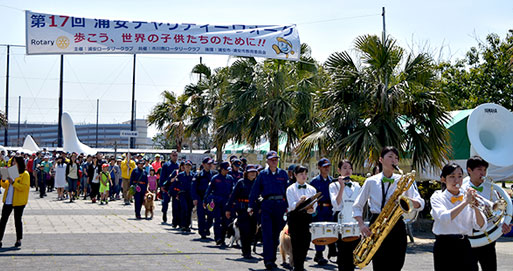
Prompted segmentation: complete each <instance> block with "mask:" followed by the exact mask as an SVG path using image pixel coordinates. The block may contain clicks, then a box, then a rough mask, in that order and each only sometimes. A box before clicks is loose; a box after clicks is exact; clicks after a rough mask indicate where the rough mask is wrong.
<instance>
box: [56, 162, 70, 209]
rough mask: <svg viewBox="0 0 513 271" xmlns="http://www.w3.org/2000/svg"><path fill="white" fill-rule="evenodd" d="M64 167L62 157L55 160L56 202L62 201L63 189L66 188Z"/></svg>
mask: <svg viewBox="0 0 513 271" xmlns="http://www.w3.org/2000/svg"><path fill="white" fill-rule="evenodd" d="M66 166H67V164H66V163H64V157H63V156H60V157H58V158H57V160H56V163H55V166H54V168H55V188H57V200H63V199H64V187H65V186H66V183H67V181H66Z"/></svg>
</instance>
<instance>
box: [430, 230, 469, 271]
mask: <svg viewBox="0 0 513 271" xmlns="http://www.w3.org/2000/svg"><path fill="white" fill-rule="evenodd" d="M433 260H434V265H435V271H445V270H447V271H454V270H472V266H473V264H474V261H473V257H472V251H471V247H470V242H469V240H468V238H466V237H465V238H463V239H461V238H459V237H456V236H454V235H437V236H436V240H435V245H434V246H433ZM476 267H477V262H476Z"/></svg>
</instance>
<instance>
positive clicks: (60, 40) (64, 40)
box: [55, 36, 69, 49]
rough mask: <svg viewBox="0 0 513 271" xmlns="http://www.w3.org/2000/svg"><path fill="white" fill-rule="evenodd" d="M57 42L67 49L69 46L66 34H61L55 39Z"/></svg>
mask: <svg viewBox="0 0 513 271" xmlns="http://www.w3.org/2000/svg"><path fill="white" fill-rule="evenodd" d="M55 44H56V45H57V47H59V48H61V49H66V48H68V46H69V39H68V37H66V36H60V37H58V38H57V39H56V40H55Z"/></svg>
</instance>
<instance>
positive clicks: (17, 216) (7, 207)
mask: <svg viewBox="0 0 513 271" xmlns="http://www.w3.org/2000/svg"><path fill="white" fill-rule="evenodd" d="M6 193H7V192H6ZM13 209H14V226H15V227H16V240H21V239H22V238H23V223H22V222H21V217H22V216H23V209H25V205H23V206H14V207H13V206H12V204H4V206H3V207H2V218H0V241H2V239H3V238H4V233H5V225H7V220H9V216H10V215H11V212H12V210H13Z"/></svg>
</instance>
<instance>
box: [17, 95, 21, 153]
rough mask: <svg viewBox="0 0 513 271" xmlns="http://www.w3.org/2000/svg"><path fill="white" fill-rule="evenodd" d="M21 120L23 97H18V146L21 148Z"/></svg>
mask: <svg viewBox="0 0 513 271" xmlns="http://www.w3.org/2000/svg"><path fill="white" fill-rule="evenodd" d="M20 118H21V96H18V146H21V144H20V143H21V140H20Z"/></svg>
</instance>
